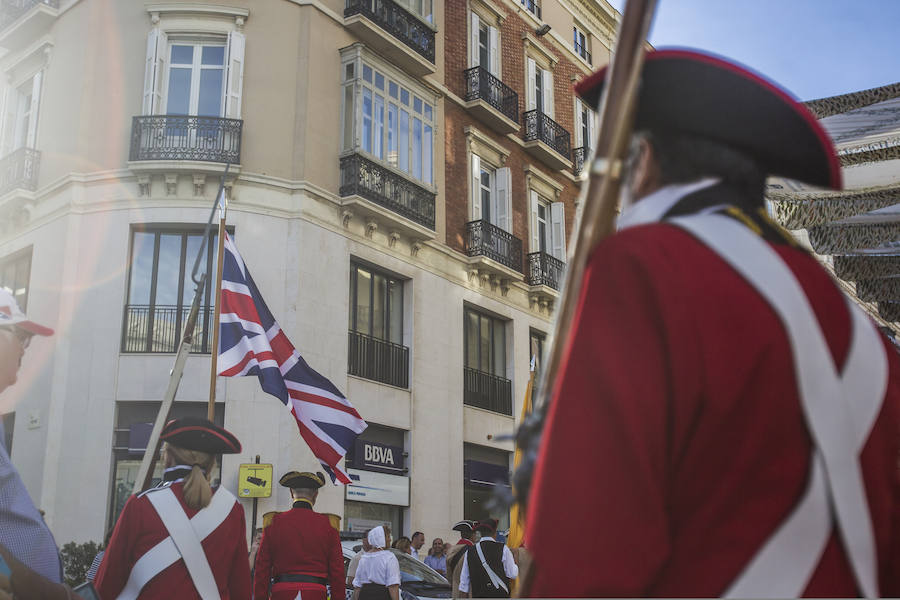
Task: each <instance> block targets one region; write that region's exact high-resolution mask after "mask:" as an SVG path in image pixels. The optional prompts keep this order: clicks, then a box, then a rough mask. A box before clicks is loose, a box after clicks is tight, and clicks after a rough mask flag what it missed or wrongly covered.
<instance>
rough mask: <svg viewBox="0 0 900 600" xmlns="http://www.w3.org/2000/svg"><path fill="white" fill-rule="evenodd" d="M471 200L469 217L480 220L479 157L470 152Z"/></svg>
mask: <svg viewBox="0 0 900 600" xmlns="http://www.w3.org/2000/svg"><path fill="white" fill-rule="evenodd" d="M470 181H471V184H472V193H471V197H472V201H471V202H470V203H469V218H470V219H471V220H472V221H480V220H481V158H479V156H478V155H477V154H475V153H474V152H473V153H472V178H471V180H470Z"/></svg>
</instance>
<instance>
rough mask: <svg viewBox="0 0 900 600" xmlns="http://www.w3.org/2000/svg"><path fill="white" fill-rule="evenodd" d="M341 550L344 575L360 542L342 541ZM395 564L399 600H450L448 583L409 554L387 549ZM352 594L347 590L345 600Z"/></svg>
mask: <svg viewBox="0 0 900 600" xmlns="http://www.w3.org/2000/svg"><path fill="white" fill-rule="evenodd" d="M341 549H342V550H343V553H344V573H346V572H347V567H348V566H349V565H350V559H352V558H353V557H354V556H355V555H356V553H357V552H359V551H360V550H362V542H361V541H360V540H355V541H342V542H341ZM389 550H390V551H391V552H393V553H394V556H396V557H397V562H399V563H400V600H419V599H421V600H425V599H427V598H450V597H451V596H452V594H451V593H450V583H449V582H448V581H447V580H446V579H445V578H444V577H443V576H442V575H441V574H440V573H438V572H437V571H435V570H434V569H432V568H431V567H429V566H428V565H426V564H425V563H423V562H421V561H418V560H416V559H415V558H413V557H412V556H410V555H409V554H404V553H402V552H400V551H399V550H397V549H396V548H389ZM352 593H353V588H352V587H349V586H348V588H347V600H350V596H351V594H352Z"/></svg>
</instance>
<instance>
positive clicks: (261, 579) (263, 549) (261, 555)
mask: <svg viewBox="0 0 900 600" xmlns="http://www.w3.org/2000/svg"><path fill="white" fill-rule="evenodd" d="M271 538H272V536H271V535H270V534H269V528H268V527H267V528H265V529H263V534H262V539H261V540H260V541H259V550H257V551H256V564H254V565H253V598H254V600H265V598H268V597H269V580H270V579H271V578H272V573H271V571H272V557H271V556H270V552H271V551H270V550H269V543H270V541H271Z"/></svg>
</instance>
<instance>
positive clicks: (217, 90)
mask: <svg viewBox="0 0 900 600" xmlns="http://www.w3.org/2000/svg"><path fill="white" fill-rule="evenodd" d="M170 39H171V38H170ZM166 89H167V94H166V109H165V110H166V114H170V115H192V116H193V115H196V116H201V117H221V116H222V115H223V109H224V94H225V43H224V41H223V42H222V43H219V44H208V43H204V44H198V43H190V42H173V43H172V44H171V46H170V50H169V78H168V86H167V88H166Z"/></svg>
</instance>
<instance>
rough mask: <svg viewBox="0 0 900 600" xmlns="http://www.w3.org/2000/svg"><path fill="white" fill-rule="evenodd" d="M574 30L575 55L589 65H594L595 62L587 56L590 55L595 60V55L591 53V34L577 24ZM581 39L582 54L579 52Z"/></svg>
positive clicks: (573, 47)
mask: <svg viewBox="0 0 900 600" xmlns="http://www.w3.org/2000/svg"><path fill="white" fill-rule="evenodd" d="M572 30H573V31H572V50H573V51H574V52H575V55H576V56H577V57H578V58H580V59H581V60H583V61H584V62H585V63H587V64H588V65H591V64H593V60H588V57H587V56H586V55H590V56H591V58H592V59H593V54H592V53H591V34H589V33H588V32H587V30H586V29H585V28H584V27H582V26H581V25H579V24H578V23H577V22H576V23H575V24H574V25H573V26H572ZM579 38H580V39H581V44H580V45H581V48H582V52H579V50H578V46H579V42H578V40H579Z"/></svg>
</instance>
